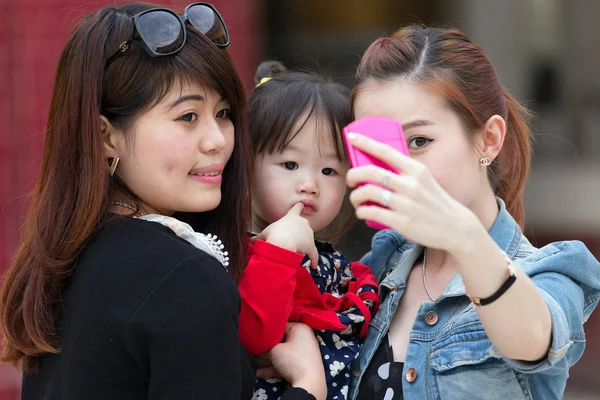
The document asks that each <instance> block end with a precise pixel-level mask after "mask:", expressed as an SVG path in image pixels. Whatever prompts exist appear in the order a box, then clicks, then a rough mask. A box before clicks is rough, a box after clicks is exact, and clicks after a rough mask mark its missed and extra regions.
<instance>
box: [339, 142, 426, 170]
mask: <svg viewBox="0 0 600 400" xmlns="http://www.w3.org/2000/svg"><path fill="white" fill-rule="evenodd" d="M347 138H348V140H349V141H350V143H351V144H352V145H353V146H354V147H356V148H357V149H359V150H361V151H363V152H365V153H367V154H369V155H371V156H372V157H375V158H377V159H378V160H381V161H383V162H384V163H386V164H387V165H389V166H390V167H393V168H394V169H395V170H397V171H401V172H403V173H405V174H413V173H418V172H419V171H420V170H421V167H422V165H421V164H420V163H419V162H417V161H415V160H412V159H411V158H410V157H408V156H407V155H406V154H402V153H401V152H399V151H398V150H396V149H394V148H393V147H392V146H390V145H388V144H385V143H381V142H378V141H376V140H373V139H370V138H368V137H366V136H363V135H361V134H358V133H350V134H349V135H347Z"/></svg>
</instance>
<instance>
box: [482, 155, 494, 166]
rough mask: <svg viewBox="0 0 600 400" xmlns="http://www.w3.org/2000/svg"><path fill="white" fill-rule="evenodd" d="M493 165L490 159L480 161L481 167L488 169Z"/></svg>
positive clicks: (485, 158)
mask: <svg viewBox="0 0 600 400" xmlns="http://www.w3.org/2000/svg"><path fill="white" fill-rule="evenodd" d="M491 163H492V162H491V161H490V159H489V157H481V158H480V159H479V165H481V166H482V167H487V166H488V165H490V164H491Z"/></svg>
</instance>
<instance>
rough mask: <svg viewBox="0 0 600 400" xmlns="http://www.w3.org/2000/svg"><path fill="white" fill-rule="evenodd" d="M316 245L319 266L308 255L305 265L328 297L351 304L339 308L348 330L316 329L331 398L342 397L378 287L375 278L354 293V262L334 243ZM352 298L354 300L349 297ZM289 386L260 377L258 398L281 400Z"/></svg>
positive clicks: (340, 318) (257, 386)
mask: <svg viewBox="0 0 600 400" xmlns="http://www.w3.org/2000/svg"><path fill="white" fill-rule="evenodd" d="M316 245H317V250H318V251H319V265H318V267H317V268H316V269H314V268H310V260H309V259H308V257H305V258H304V260H303V262H302V266H303V267H304V268H305V269H306V270H307V271H308V272H309V273H310V276H311V278H312V280H313V282H314V284H315V285H316V287H317V288H318V290H319V292H320V293H321V294H326V293H328V294H330V295H331V296H327V298H328V299H332V298H337V299H340V300H342V299H344V300H345V303H346V304H347V305H348V306H347V307H344V306H342V307H341V309H339V310H337V311H336V314H337V318H338V320H339V323H341V324H342V325H343V326H345V329H343V330H341V331H332V330H319V329H315V331H314V332H315V336H316V337H317V340H318V342H319V344H320V350H321V356H322V360H323V365H324V367H325V375H326V382H327V399H328V400H342V399H347V396H348V388H349V386H350V378H351V366H352V363H353V362H354V360H355V359H356V357H357V356H358V352H359V350H360V344H361V336H363V335H361V332H362V333H366V327H368V323H369V321H370V319H371V314H372V312H374V308H375V307H376V306H377V305H378V301H377V300H374V298H376V296H377V286H376V284H375V282H374V280H373V281H372V285H361V286H360V287H358V288H354V289H352V292H353V293H350V290H349V288H351V287H352V283H353V282H356V278H355V276H354V274H353V272H352V271H353V268H352V266H351V264H354V263H350V261H348V259H346V258H345V257H344V256H343V255H342V254H341V253H340V252H338V251H337V250H336V249H334V247H333V246H332V245H331V244H330V243H327V242H321V241H317V242H316ZM364 268H368V267H364ZM369 273H370V272H369ZM367 294H368V295H367ZM348 298H351V299H352V300H347V299H348ZM365 314H366V315H365ZM365 321H366V323H367V325H366V326H365ZM309 325H311V324H310V323H309ZM363 327H364V328H365V329H363ZM288 386H289V385H288V383H287V382H285V381H282V380H280V379H259V380H258V382H257V384H256V386H255V393H254V397H255V399H257V400H272V399H279V398H280V396H281V395H282V394H283V392H284V391H285V389H286V388H287V387H288Z"/></svg>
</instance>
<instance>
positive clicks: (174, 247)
mask: <svg viewBox="0 0 600 400" xmlns="http://www.w3.org/2000/svg"><path fill="white" fill-rule="evenodd" d="M190 260H192V261H193V262H194V263H195V264H197V265H202V266H204V267H205V268H208V269H210V270H211V271H214V273H215V274H216V276H215V278H219V277H221V278H223V279H225V278H226V279H229V274H228V273H227V271H226V270H225V269H224V268H223V266H222V265H221V264H220V263H219V262H218V261H217V260H216V259H215V258H214V257H212V256H211V255H209V254H207V253H206V252H204V251H202V250H200V249H198V248H196V247H194V246H193V245H191V244H190V243H188V242H187V241H185V240H183V239H181V238H179V237H178V236H177V235H176V234H175V233H174V232H173V231H171V230H170V229H169V228H167V227H165V226H164V225H161V224H159V223H156V222H150V221H145V220H141V219H136V218H123V219H119V220H116V221H113V222H111V223H110V224H108V225H106V226H104V227H103V228H102V229H100V230H99V231H98V232H97V233H96V234H95V235H94V236H93V237H92V238H91V240H90V241H89V242H88V243H87V245H86V247H85V249H84V250H83V251H82V253H81V255H80V257H79V260H78V266H77V269H78V271H82V270H84V271H86V272H85V273H87V274H91V275H92V276H95V275H98V274H104V275H105V276H106V278H105V279H109V280H110V279H111V277H113V278H114V279H121V280H157V279H161V277H163V276H165V275H166V274H168V273H169V272H170V271H171V270H172V269H174V268H175V267H177V266H178V265H180V264H181V263H183V262H188V261H190Z"/></svg>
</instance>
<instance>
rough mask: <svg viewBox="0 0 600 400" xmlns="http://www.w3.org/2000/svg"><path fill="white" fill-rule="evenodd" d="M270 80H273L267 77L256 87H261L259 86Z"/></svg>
mask: <svg viewBox="0 0 600 400" xmlns="http://www.w3.org/2000/svg"><path fill="white" fill-rule="evenodd" d="M270 80H271V77H269V76H265V77H264V78H262V79H261V80H260V82H258V84H257V85H256V87H259V86H260V85H262V84H263V83H265V82H267V81H270Z"/></svg>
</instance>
